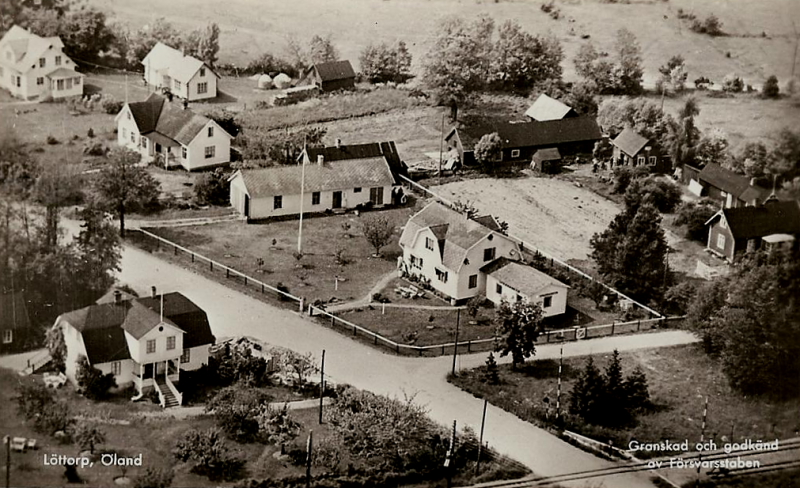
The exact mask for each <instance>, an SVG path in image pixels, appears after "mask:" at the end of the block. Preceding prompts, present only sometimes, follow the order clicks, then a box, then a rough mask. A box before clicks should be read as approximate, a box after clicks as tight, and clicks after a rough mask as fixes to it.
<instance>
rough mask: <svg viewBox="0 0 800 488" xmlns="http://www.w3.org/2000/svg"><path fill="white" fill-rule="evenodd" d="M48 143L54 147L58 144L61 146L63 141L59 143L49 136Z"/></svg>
mask: <svg viewBox="0 0 800 488" xmlns="http://www.w3.org/2000/svg"><path fill="white" fill-rule="evenodd" d="M47 143H48V144H50V145H51V146H54V145H56V144H61V141H59V140H58V139H56V138H55V137H53V136H47Z"/></svg>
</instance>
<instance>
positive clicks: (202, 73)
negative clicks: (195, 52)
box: [200, 68, 206, 76]
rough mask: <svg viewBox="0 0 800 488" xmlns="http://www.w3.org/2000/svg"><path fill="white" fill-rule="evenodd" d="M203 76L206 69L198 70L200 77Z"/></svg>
mask: <svg viewBox="0 0 800 488" xmlns="http://www.w3.org/2000/svg"><path fill="white" fill-rule="evenodd" d="M205 75H206V69H205V68H200V76H205Z"/></svg>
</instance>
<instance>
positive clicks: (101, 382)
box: [75, 355, 117, 400]
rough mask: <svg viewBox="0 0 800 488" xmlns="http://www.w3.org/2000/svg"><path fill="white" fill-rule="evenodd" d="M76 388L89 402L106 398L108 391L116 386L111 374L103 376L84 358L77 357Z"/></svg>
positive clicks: (81, 356)
mask: <svg viewBox="0 0 800 488" xmlns="http://www.w3.org/2000/svg"><path fill="white" fill-rule="evenodd" d="M75 377H76V379H77V380H78V386H80V388H81V389H82V390H83V394H84V396H86V398H89V399H91V400H101V399H103V398H106V397H107V396H108V393H109V390H110V389H111V388H114V387H116V386H117V381H116V380H115V379H114V374H113V373H107V374H104V373H103V372H102V371H100V370H99V369H97V368H95V367H94V366H92V365H91V364H90V363H89V360H88V359H87V358H86V356H83V355H80V356H78V369H77V372H76V374H75Z"/></svg>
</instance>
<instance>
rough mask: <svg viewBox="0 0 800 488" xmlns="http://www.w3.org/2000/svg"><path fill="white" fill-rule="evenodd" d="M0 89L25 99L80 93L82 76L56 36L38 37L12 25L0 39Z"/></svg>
mask: <svg viewBox="0 0 800 488" xmlns="http://www.w3.org/2000/svg"><path fill="white" fill-rule="evenodd" d="M0 88H4V89H6V90H8V91H9V92H11V94H12V95H13V96H15V97H17V98H22V99H24V100H43V99H45V98H48V97H52V98H53V99H60V98H66V97H74V96H81V95H83V75H82V74H80V73H78V72H77V71H75V62H74V61H72V60H71V59H70V58H69V57H68V56H67V55H65V54H64V43H63V42H61V39H59V38H58V37H39V36H37V35H36V34H33V33H31V32H29V31H27V30H25V29H23V28H22V27H19V26H16V25H15V26H13V27H11V29H10V30H9V31H8V32H6V34H5V35H4V36H3V38H2V39H0Z"/></svg>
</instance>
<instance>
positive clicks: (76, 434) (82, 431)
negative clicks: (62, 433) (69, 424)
mask: <svg viewBox="0 0 800 488" xmlns="http://www.w3.org/2000/svg"><path fill="white" fill-rule="evenodd" d="M72 437H73V439H75V441H76V442H77V443H78V445H79V446H80V447H81V449H88V450H89V453H90V454H94V449H95V447H97V445H98V444H102V443H104V442H105V441H106V435H105V433H104V432H103V431H102V430H100V429H99V428H98V427H97V426H96V425H93V424H90V423H88V422H79V423H77V424H76V425H75V427H74V428H73V431H72Z"/></svg>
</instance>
